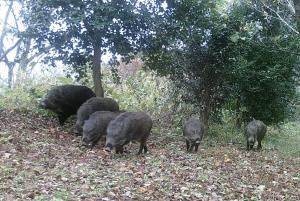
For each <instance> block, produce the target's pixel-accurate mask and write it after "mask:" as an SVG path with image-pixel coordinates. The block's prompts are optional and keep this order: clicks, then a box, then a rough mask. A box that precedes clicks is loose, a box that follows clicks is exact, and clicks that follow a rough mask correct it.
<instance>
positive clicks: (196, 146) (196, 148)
mask: <svg viewBox="0 0 300 201" xmlns="http://www.w3.org/2000/svg"><path fill="white" fill-rule="evenodd" d="M198 146H199V144H198V143H196V144H195V152H197V151H198Z"/></svg>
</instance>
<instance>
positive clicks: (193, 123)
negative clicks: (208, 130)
mask: <svg viewBox="0 0 300 201" xmlns="http://www.w3.org/2000/svg"><path fill="white" fill-rule="evenodd" d="M203 134H204V125H203V124H202V123H201V122H200V121H199V120H198V119H195V118H191V119H189V120H188V121H186V122H185V124H184V128H183V136H184V137H185V141H186V148H187V151H189V152H191V151H192V150H193V148H194V147H195V152H197V150H198V146H199V144H200V142H201V140H202V137H203Z"/></svg>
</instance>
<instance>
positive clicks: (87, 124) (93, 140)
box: [82, 111, 122, 148]
mask: <svg viewBox="0 0 300 201" xmlns="http://www.w3.org/2000/svg"><path fill="white" fill-rule="evenodd" d="M121 113H122V112H121V111H120V112H110V111H97V112H94V113H93V114H91V115H90V117H89V119H88V120H85V121H84V124H83V136H82V143H83V144H84V145H85V146H88V147H90V148H92V147H93V146H95V145H96V144H97V142H98V141H99V140H100V138H101V137H102V136H104V135H106V129H107V126H108V124H109V122H110V121H112V120H114V119H115V118H116V117H117V116H118V115H120V114H121Z"/></svg>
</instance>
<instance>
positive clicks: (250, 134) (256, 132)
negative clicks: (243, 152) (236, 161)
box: [245, 119, 267, 151]
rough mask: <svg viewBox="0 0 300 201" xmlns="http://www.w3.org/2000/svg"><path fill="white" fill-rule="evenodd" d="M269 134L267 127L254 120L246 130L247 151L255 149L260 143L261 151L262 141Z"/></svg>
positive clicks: (258, 147)
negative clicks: (255, 145)
mask: <svg viewBox="0 0 300 201" xmlns="http://www.w3.org/2000/svg"><path fill="white" fill-rule="evenodd" d="M266 132H267V126H266V125H265V124H264V123H263V122H262V121H259V120H255V119H253V120H252V121H251V122H250V123H249V124H248V125H247V126H246V130H245V136H246V140H247V150H248V151H249V150H250V149H253V146H254V144H255V142H256V141H257V142H258V145H257V149H258V150H259V149H261V148H262V146H261V141H262V140H263V138H264V137H265V135H266Z"/></svg>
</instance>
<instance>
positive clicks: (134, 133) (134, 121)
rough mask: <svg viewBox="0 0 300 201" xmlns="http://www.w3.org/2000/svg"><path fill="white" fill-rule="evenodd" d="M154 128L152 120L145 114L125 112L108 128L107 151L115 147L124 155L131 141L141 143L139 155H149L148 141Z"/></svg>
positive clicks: (117, 151)
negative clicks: (126, 146)
mask: <svg viewBox="0 0 300 201" xmlns="http://www.w3.org/2000/svg"><path fill="white" fill-rule="evenodd" d="M151 128H152V119H151V117H150V116H149V115H147V114H146V113H144V112H125V113H123V114H120V115H119V116H118V117H117V118H115V119H114V120H113V121H111V122H110V123H109V125H108V127H107V136H106V145H105V147H106V150H107V151H111V150H112V149H113V148H114V147H115V148H116V153H123V146H124V145H126V144H128V143H129V142H130V141H138V142H140V149H139V152H138V154H141V153H142V152H143V151H144V153H147V151H148V149H147V145H146V141H147V139H148V137H149V135H150V131H151Z"/></svg>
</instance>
